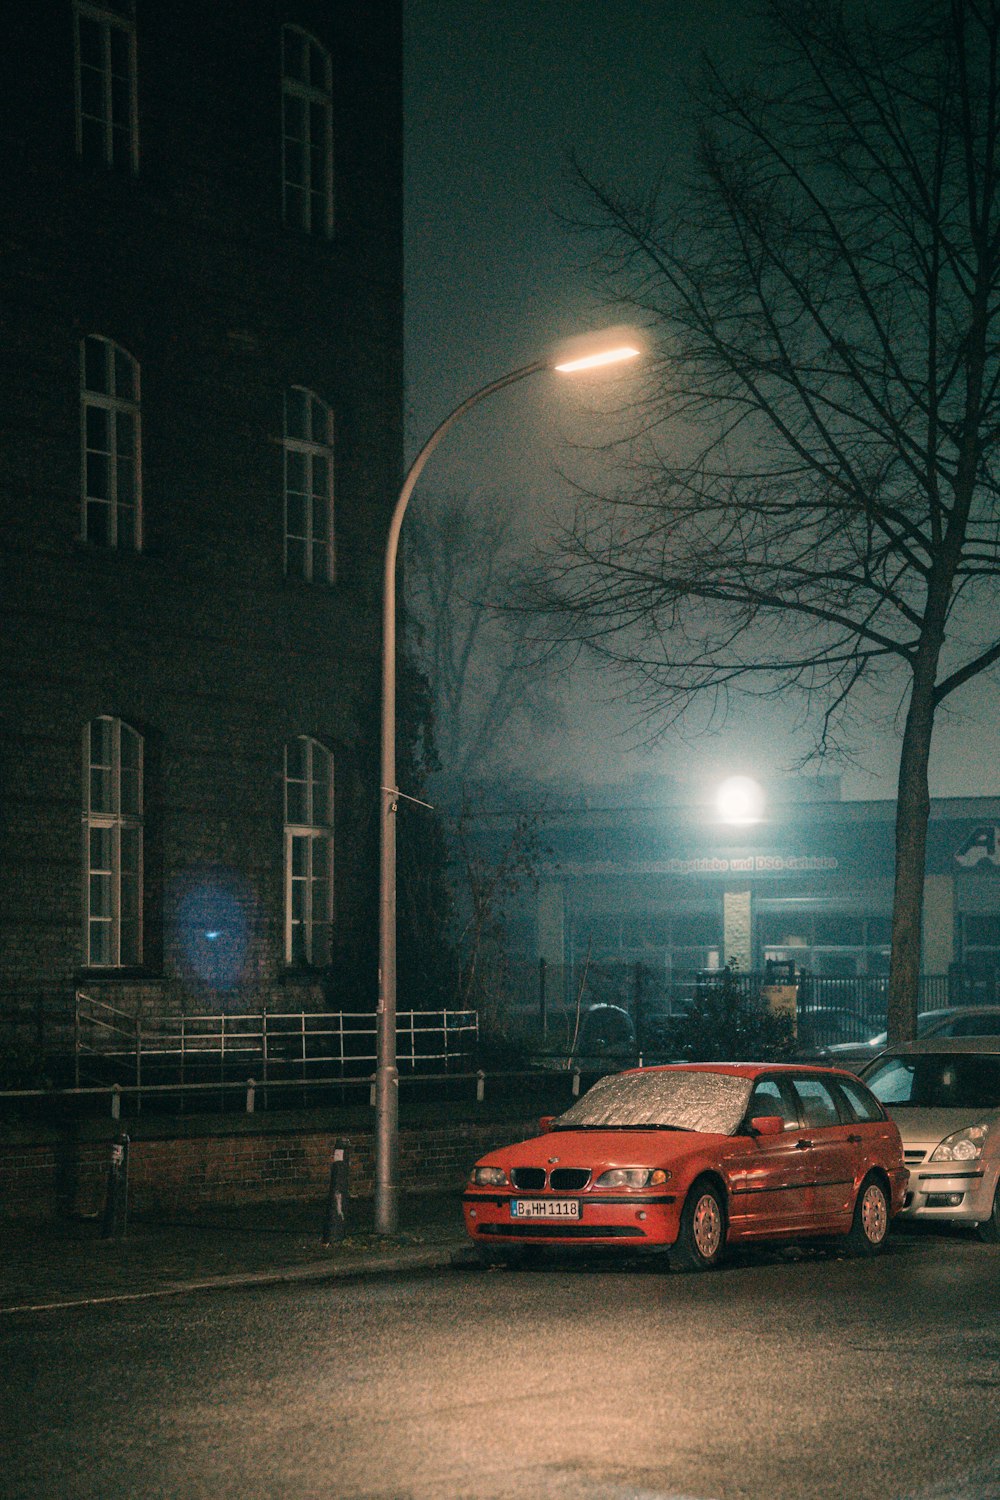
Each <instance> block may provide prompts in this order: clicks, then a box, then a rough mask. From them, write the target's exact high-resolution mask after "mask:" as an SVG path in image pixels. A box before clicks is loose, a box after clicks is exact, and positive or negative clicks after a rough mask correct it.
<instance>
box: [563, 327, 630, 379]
mask: <svg viewBox="0 0 1000 1500" xmlns="http://www.w3.org/2000/svg"><path fill="white" fill-rule="evenodd" d="M641 353H642V342H641V340H640V339H639V338H638V337H637V336H636V332H635V329H634V328H627V327H624V326H618V327H616V328H603V329H600V330H599V331H598V332H596V333H584V334H580V335H579V336H578V337H577V338H573V339H568V340H567V341H566V342H565V343H564V344H561V345H560V346H559V349H558V351H557V352H556V354H555V355H554V356H553V358H552V360H551V362H550V367H551V368H552V369H553V370H558V371H559V373H560V374H561V375H573V374H576V372H577V371H578V370H596V369H599V368H600V367H601V366H602V365H617V364H621V363H622V361H623V360H627V359H637V358H638V357H639V355H640V354H641Z"/></svg>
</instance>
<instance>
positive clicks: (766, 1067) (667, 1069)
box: [627, 1062, 857, 1082]
mask: <svg viewBox="0 0 1000 1500" xmlns="http://www.w3.org/2000/svg"><path fill="white" fill-rule="evenodd" d="M627 1071H628V1072H629V1073H723V1074H725V1075H726V1076H727V1077H729V1078H760V1077H762V1075H763V1074H765V1073H768V1074H770V1073H821V1074H822V1073H838V1072H839V1073H842V1074H843V1075H844V1077H845V1078H850V1079H851V1080H852V1081H853V1082H856V1081H857V1074H856V1073H851V1072H848V1071H847V1070H846V1069H844V1068H826V1067H822V1066H817V1065H816V1064H815V1063H797V1062H684V1063H660V1064H657V1065H655V1066H653V1067H649V1068H629V1069H627Z"/></svg>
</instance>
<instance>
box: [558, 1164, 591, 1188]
mask: <svg viewBox="0 0 1000 1500" xmlns="http://www.w3.org/2000/svg"><path fill="white" fill-rule="evenodd" d="M589 1181H590V1173H589V1171H588V1170H587V1168H586V1167H556V1168H555V1169H554V1170H553V1171H551V1172H550V1173H549V1187H550V1188H551V1189H552V1191H553V1192H554V1193H578V1192H579V1191H580V1189H581V1188H585V1187H586V1186H587V1184H588V1183H589Z"/></svg>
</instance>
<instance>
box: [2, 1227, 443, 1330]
mask: <svg viewBox="0 0 1000 1500" xmlns="http://www.w3.org/2000/svg"><path fill="white" fill-rule="evenodd" d="M464 1248H465V1247H464V1246H462V1245H460V1243H459V1242H458V1241H456V1242H455V1243H453V1244H447V1245H436V1246H428V1247H427V1248H426V1249H412V1250H399V1251H389V1252H386V1253H383V1254H380V1255H376V1256H370V1255H356V1256H352V1257H349V1258H348V1257H345V1259H343V1260H341V1261H338V1262H337V1263H336V1264H333V1265H323V1266H320V1265H308V1266H286V1267H282V1268H278V1269H275V1270H270V1271H233V1272H227V1273H226V1274H224V1275H221V1276H209V1277H204V1278H189V1279H187V1280H185V1281H171V1282H167V1283H166V1284H165V1285H164V1286H159V1287H151V1288H149V1289H148V1290H144V1291H140V1292H107V1293H103V1294H100V1295H97V1294H95V1295H91V1296H85V1297H69V1298H63V1299H60V1300H58V1301H56V1300H49V1301H45V1302H21V1303H18V1304H16V1305H12V1306H0V1317H7V1316H10V1315H11V1314H13V1313H38V1312H66V1311H68V1310H70V1309H72V1308H76V1307H104V1306H109V1305H111V1304H113V1303H119V1302H148V1301H151V1300H153V1299H155V1298H160V1297H181V1296H184V1295H186V1294H191V1293H196V1292H218V1291H231V1290H233V1289H234V1288H239V1287H265V1286H284V1285H290V1284H294V1283H295V1282H300V1281H301V1282H307V1281H316V1282H320V1281H337V1280H341V1279H344V1278H346V1277H358V1276H381V1275H391V1274H398V1273H399V1272H401V1271H425V1270H433V1269H435V1268H438V1267H444V1266H450V1265H452V1264H453V1263H455V1261H456V1257H457V1256H460V1255H461V1252H462V1250H464Z"/></svg>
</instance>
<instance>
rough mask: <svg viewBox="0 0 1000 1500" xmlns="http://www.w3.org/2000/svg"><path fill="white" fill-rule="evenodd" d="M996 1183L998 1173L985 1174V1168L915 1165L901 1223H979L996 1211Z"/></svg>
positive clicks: (953, 1165)
mask: <svg viewBox="0 0 1000 1500" xmlns="http://www.w3.org/2000/svg"><path fill="white" fill-rule="evenodd" d="M996 1186H997V1174H996V1172H995V1171H994V1172H990V1173H985V1172H984V1170H983V1168H982V1167H976V1166H968V1167H965V1166H961V1165H960V1164H958V1163H953V1164H949V1163H946V1162H942V1163H937V1162H935V1163H934V1164H933V1165H930V1164H921V1165H919V1166H911V1168H910V1181H909V1186H908V1188H907V1191H906V1194H905V1197H904V1199H903V1207H902V1209H901V1210H900V1214H899V1219H900V1222H901V1223H906V1222H909V1221H920V1222H923V1223H928V1222H931V1221H933V1220H938V1221H943V1222H946V1223H952V1222H954V1223H960V1224H979V1223H981V1222H982V1221H983V1220H984V1219H988V1218H989V1216H990V1213H991V1212H992V1209H993V1195H994V1193H995V1192H996Z"/></svg>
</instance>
